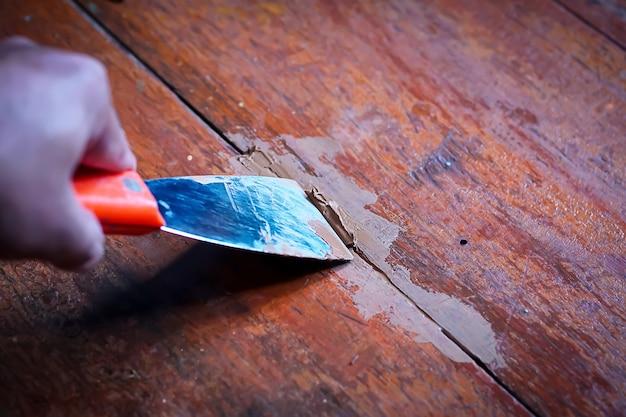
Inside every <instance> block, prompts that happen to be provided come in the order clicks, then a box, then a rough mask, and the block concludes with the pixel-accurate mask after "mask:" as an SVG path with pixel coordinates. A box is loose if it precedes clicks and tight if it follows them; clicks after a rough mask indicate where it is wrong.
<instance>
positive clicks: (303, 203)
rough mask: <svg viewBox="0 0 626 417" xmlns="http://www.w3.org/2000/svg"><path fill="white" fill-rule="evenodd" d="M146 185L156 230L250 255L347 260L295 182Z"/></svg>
mask: <svg viewBox="0 0 626 417" xmlns="http://www.w3.org/2000/svg"><path fill="white" fill-rule="evenodd" d="M146 183H147V184H148V188H150V191H151V192H152V194H154V196H155V197H156V199H157V201H158V203H159V210H160V211H161V214H162V215H163V217H164V218H165V223H166V225H165V226H163V227H162V230H165V231H168V232H171V233H175V234H178V235H181V236H186V237H190V238H194V239H197V240H201V241H204V242H210V243H215V244H218V245H224V246H229V247H233V248H239V249H245V250H252V251H256V252H264V253H272V254H277V255H287V256H296V257H302V258H313V259H329V260H331V259H336V260H350V259H352V254H351V253H350V251H349V250H348V249H347V248H346V246H345V245H344V244H343V242H341V240H340V239H339V237H338V236H337V234H336V233H335V231H334V230H333V229H332V228H331V227H330V225H329V224H328V222H327V221H326V219H324V217H323V216H322V214H321V213H320V212H319V211H318V210H317V209H316V208H315V206H313V204H311V203H310V202H309V201H308V200H307V198H306V196H305V194H304V191H303V190H302V188H300V186H299V185H298V184H297V183H296V182H295V181H292V180H287V179H283V178H274V177H255V176H198V177H173V178H161V179H155V180H149V181H146Z"/></svg>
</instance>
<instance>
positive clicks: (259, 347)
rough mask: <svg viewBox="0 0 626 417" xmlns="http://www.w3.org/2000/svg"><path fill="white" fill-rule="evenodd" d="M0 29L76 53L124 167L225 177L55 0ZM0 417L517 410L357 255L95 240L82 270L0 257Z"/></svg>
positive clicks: (208, 145)
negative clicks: (107, 103) (108, 102)
mask: <svg viewBox="0 0 626 417" xmlns="http://www.w3.org/2000/svg"><path fill="white" fill-rule="evenodd" d="M0 34H1V35H2V36H4V35H8V34H22V35H26V36H29V37H31V38H33V39H34V40H36V41H38V42H43V43H46V44H50V45H55V46H57V47H62V48H69V49H73V50H77V51H82V52H85V53H89V54H93V55H95V56H96V57H98V58H99V59H101V60H102V61H103V62H104V63H105V64H106V65H107V68H108V69H109V76H110V79H111V83H112V86H113V91H114V100H115V103H116V104H117V108H118V110H119V113H120V118H121V120H122V122H123V124H124V127H125V129H126V132H127V133H128V136H129V138H130V140H131V142H132V145H133V148H134V149H135V151H136V153H137V155H138V159H139V167H140V170H141V173H142V174H143V175H144V176H146V177H154V176H164V175H186V174H198V173H202V174H211V173H229V172H233V170H234V169H236V168H237V167H238V166H240V163H239V162H238V161H237V160H236V159H234V157H235V155H236V154H235V152H234V150H233V149H232V147H230V146H228V145H227V144H226V143H224V142H223V141H221V140H220V139H219V138H218V137H217V136H216V135H215V133H213V132H212V131H211V130H210V129H208V128H207V127H206V125H205V124H203V123H202V122H201V121H200V120H199V119H198V118H197V117H196V116H195V115H194V114H192V113H191V112H190V111H188V110H187V109H186V108H185V107H184V106H183V105H182V104H181V102H180V101H179V100H178V99H177V98H176V97H175V96H174V95H173V94H172V93H171V92H170V91H168V90H167V88H165V87H164V85H163V84H161V83H160V82H159V81H158V80H157V79H155V78H154V77H153V76H151V75H150V74H149V73H148V72H147V71H146V70H145V68H144V67H142V65H140V64H139V63H137V62H136V61H134V60H133V59H132V58H130V57H129V56H128V55H127V54H125V53H124V52H123V51H122V50H121V48H119V47H118V46H117V45H116V44H114V43H113V42H111V41H110V40H108V39H107V38H106V37H105V36H104V35H102V34H101V33H99V32H98V31H96V30H95V29H94V27H93V25H92V24H90V23H89V21H88V20H86V19H85V18H84V16H83V15H81V13H79V12H78V11H77V10H76V9H75V8H73V7H72V6H70V5H69V4H68V3H63V2H54V3H48V2H39V1H36V0H29V1H17V0H16V1H5V2H2V4H1V6H0ZM0 414H2V415H11V416H17V415H23V416H33V415H46V416H103V415H107V416H113V415H119V416H197V415H202V416H205V415H228V416H270V415H271V416H277V415H282V416H367V415H371V416H380V415H399V416H400V415H403V416H404V415H451V414H452V415H475V416H484V415H528V414H527V412H526V410H525V409H524V408H523V407H522V406H521V405H520V404H519V402H517V401H516V400H515V399H514V398H513V397H512V396H511V395H509V394H508V393H507V392H506V391H505V390H504V389H502V388H501V387H500V386H499V385H498V384H496V383H495V382H494V381H493V379H492V378H491V377H490V376H489V375H487V373H485V372H484V371H483V370H482V369H481V368H479V367H478V366H477V365H476V364H475V363H474V362H473V361H472V360H471V359H470V357H468V356H467V355H466V354H465V353H463V352H462V351H461V350H460V349H459V348H458V347H457V346H456V345H455V344H454V343H452V342H451V341H450V340H449V339H448V338H446V337H445V336H444V335H443V334H442V332H441V329H440V328H438V327H437V326H436V325H434V323H433V322H432V321H431V320H429V319H428V318H426V317H425V316H424V315H423V314H422V313H421V312H420V311H419V310H418V309H417V308H416V307H415V306H414V305H413V304H412V303H411V302H409V300H408V299H407V298H406V297H404V296H402V295H401V294H400V293H399V292H398V291H397V290H396V289H395V288H394V287H393V286H392V285H391V284H390V283H389V282H388V281H387V280H386V279H385V277H384V276H383V275H381V274H380V273H378V272H376V271H375V270H373V269H372V268H371V267H370V266H369V265H367V264H366V263H365V262H363V261H362V260H360V259H357V260H356V261H354V262H352V263H350V264H345V265H341V266H336V267H335V268H334V269H329V265H328V264H320V263H310V262H297V261H289V260H287V259H281V258H274V257H263V256H258V255H250V254H245V253H240V252H235V251H227V250H223V249H218V248H216V247H213V246H208V245H198V246H193V245H192V244H191V243H190V242H189V241H186V240H184V239H180V238H176V237H174V236H169V237H168V236H166V235H155V236H149V237H142V238H114V239H113V238H112V239H109V241H108V247H107V256H106V260H105V262H103V263H102V264H101V265H99V266H98V267H97V269H96V270H95V271H94V272H92V273H83V274H67V273H61V272H59V271H56V270H53V269H50V268H48V267H46V266H45V265H42V264H39V263H35V262H29V263H3V264H2V265H1V266H0Z"/></svg>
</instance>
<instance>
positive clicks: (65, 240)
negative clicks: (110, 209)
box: [0, 38, 136, 268]
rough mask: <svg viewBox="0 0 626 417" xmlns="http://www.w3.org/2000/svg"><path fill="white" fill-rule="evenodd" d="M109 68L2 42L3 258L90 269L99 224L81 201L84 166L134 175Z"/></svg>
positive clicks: (19, 42) (21, 41)
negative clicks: (77, 190)
mask: <svg viewBox="0 0 626 417" xmlns="http://www.w3.org/2000/svg"><path fill="white" fill-rule="evenodd" d="M135 164H136V161H135V157H134V156H133V154H132V152H131V150H130V148H129V146H128V142H127V141H126V136H125V134H124V131H123V130H122V128H121V126H120V122H119V120H118V118H117V114H116V113H115V109H114V108H113V104H112V101H111V93H110V89H109V83H108V79H107V75H106V70H105V68H104V66H103V65H102V64H101V63H100V62H98V61H97V60H95V59H93V58H90V57H88V56H85V55H81V54H76V53H71V52H65V51H61V50H57V49H52V48H46V47H43V46H40V45H37V44H34V43H32V42H30V41H29V40H27V39H25V38H10V39H7V40H4V41H2V42H0V204H1V207H0V256H1V257H4V258H32V257H34V258H40V259H44V260H49V261H51V262H53V263H54V264H56V265H57V266H60V267H64V268H88V267H90V266H92V265H93V264H94V263H95V262H97V261H98V260H99V259H100V258H101V257H102V255H103V253H104V236H103V233H102V228H101V227H100V224H99V222H98V220H97V219H96V218H95V217H94V216H93V215H92V214H91V213H90V212H89V211H87V210H85V209H84V208H83V207H82V206H81V205H80V204H79V202H78V201H77V199H76V197H75V196H74V191H73V188H72V182H71V181H72V177H73V174H74V172H75V170H76V168H77V167H78V166H79V165H87V166H91V167H94V168H102V169H107V170H113V171H118V170H124V169H134V168H135Z"/></svg>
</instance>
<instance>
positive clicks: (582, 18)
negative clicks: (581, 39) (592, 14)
mask: <svg viewBox="0 0 626 417" xmlns="http://www.w3.org/2000/svg"><path fill="white" fill-rule="evenodd" d="M552 1H554V2H555V3H556V4H557V5H559V6H561V8H563V10H565V11H566V12H568V13H570V14H571V15H572V16H574V17H575V18H576V19H578V20H580V21H581V22H582V23H583V24H585V25H587V26H588V27H589V28H591V29H592V30H594V31H596V32H598V33H599V34H600V35H602V36H603V37H604V38H606V39H607V40H608V41H609V42H611V43H612V44H614V45H615V46H617V47H618V48H619V49H621V50H622V51H626V46H625V45H622V44H621V43H620V41H618V40H617V39H615V38H614V37H613V36H611V35H609V34H608V33H606V32H605V31H603V30H602V29H600V28H599V27H598V26H596V25H594V24H593V23H592V22H591V21H590V20H589V19H587V18H586V17H585V16H583V15H581V14H580V13H578V12H577V11H576V10H574V9H572V8H571V7H569V6H568V5H567V4H565V3H563V1H562V0H552Z"/></svg>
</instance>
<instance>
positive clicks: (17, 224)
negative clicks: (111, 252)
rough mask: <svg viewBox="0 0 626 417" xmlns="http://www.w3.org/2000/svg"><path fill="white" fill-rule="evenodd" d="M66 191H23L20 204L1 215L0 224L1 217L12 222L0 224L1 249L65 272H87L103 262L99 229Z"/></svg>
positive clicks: (95, 220)
mask: <svg viewBox="0 0 626 417" xmlns="http://www.w3.org/2000/svg"><path fill="white" fill-rule="evenodd" d="M67 188H68V189H65V190H63V191H61V192H58V193H52V192H50V193H48V194H53V195H49V196H46V195H44V194H45V192H36V193H35V192H31V191H29V190H24V194H23V195H22V198H21V200H22V201H20V202H19V204H18V205H17V206H15V207H12V208H10V209H9V210H8V211H9V213H3V214H2V215H0V220H2V219H1V217H4V215H8V216H7V217H9V216H10V217H9V218H10V220H11V221H10V222H6V221H4V222H0V229H2V230H0V231H1V232H2V233H1V234H2V236H3V237H4V242H3V244H2V245H0V247H1V246H4V247H10V248H11V249H12V250H11V251H9V252H7V253H6V254H7V255H10V257H12V258H18V259H20V258H32V257H35V258H39V259H43V260H47V261H50V262H52V263H53V264H54V265H56V266H58V267H61V268H64V269H86V268H90V267H91V266H93V265H95V263H96V262H98V261H99V260H100V259H101V258H102V256H103V254H104V235H103V233H102V228H101V226H100V224H99V222H98V220H97V219H96V218H95V216H94V215H93V214H91V213H90V212H89V211H87V210H86V209H84V208H83V207H82V206H81V205H80V203H79V202H78V200H77V199H76V197H75V196H74V193H73V191H72V190H70V189H69V186H68V187H67ZM46 197H48V198H46ZM5 220H6V219H5Z"/></svg>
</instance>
